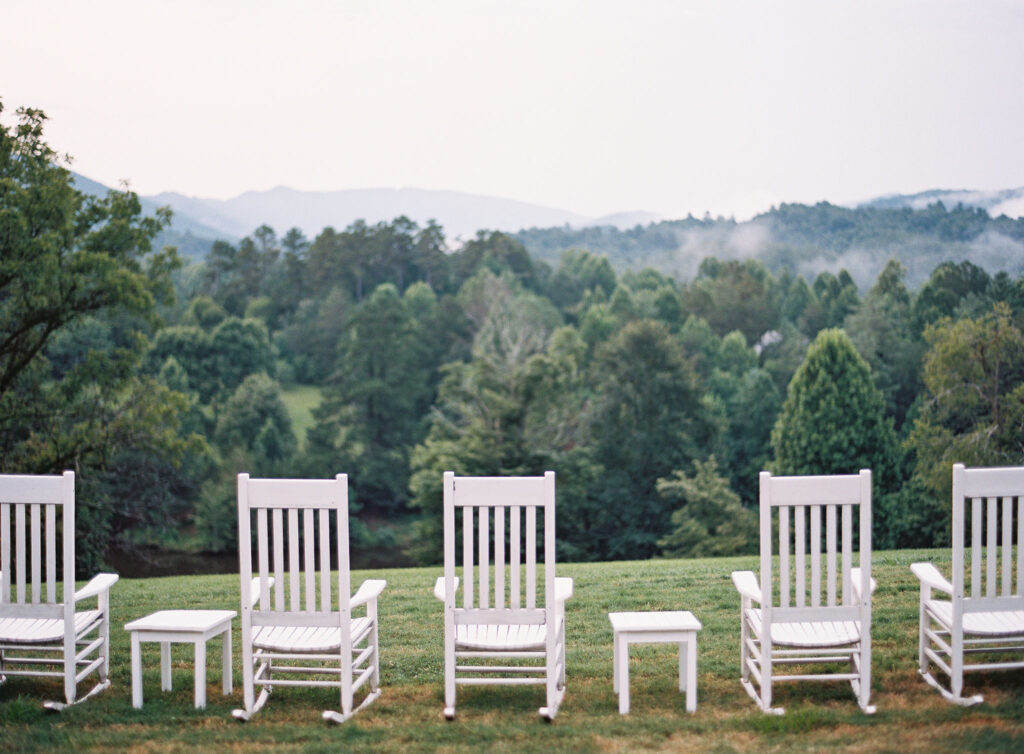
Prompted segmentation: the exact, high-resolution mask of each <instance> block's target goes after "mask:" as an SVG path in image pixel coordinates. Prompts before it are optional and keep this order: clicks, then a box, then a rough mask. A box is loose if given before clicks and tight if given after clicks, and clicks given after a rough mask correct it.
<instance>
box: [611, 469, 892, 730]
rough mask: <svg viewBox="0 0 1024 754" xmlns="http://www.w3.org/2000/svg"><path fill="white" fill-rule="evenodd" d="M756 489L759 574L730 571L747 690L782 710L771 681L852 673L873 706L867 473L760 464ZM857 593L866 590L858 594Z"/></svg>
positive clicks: (765, 706) (862, 700) (860, 698)
mask: <svg viewBox="0 0 1024 754" xmlns="http://www.w3.org/2000/svg"><path fill="white" fill-rule="evenodd" d="M759 489H760V500H761V512H760V522H761V524H760V531H761V575H760V582H759V581H758V578H757V576H755V575H754V573H752V572H750V571H737V572H734V573H733V583H734V584H735V585H736V588H737V591H739V593H740V596H741V632H740V634H741V635H740V667H741V682H742V684H743V687H744V689H745V690H746V691H747V693H748V694H749V695H750V696H751V697H752V698H753V699H754V700H755V701H756V702H757V703H758V705H759V706H760V707H761V709H762V710H763V711H765V712H771V713H774V714H781V712H782V710H780V709H778V708H775V707H772V706H771V704H772V685H773V684H774V683H778V682H783V681H798V680H827V679H834V680H847V681H849V682H850V684H851V686H852V687H853V691H854V693H855V694H856V696H857V703H858V705H859V706H860V707H861V709H863V710H864V711H865V712H868V713H871V712H873V711H874V707H873V706H871V704H870V688H871V681H870V666H871V596H870V595H871V591H872V586H873V582H872V580H871V577H870V572H871V472H870V471H868V470H862V471H861V472H860V473H859V474H851V475H830V476H805V477H774V476H772V475H771V474H770V473H769V472H767V471H763V472H761V474H760V477H759ZM854 508H856V509H857V513H858V521H859V536H858V539H859V542H860V553H859V556H860V564H859V567H858V568H854V567H853V552H852V549H853V548H852V538H853V537H852V528H853V522H852V518H853V509H854ZM772 511H777V512H778V515H777V520H778V523H777V528H778V531H777V532H775V531H773V516H772ZM823 516H824V520H825V526H824V528H825V531H824V532H822V517H823ZM808 519H809V521H808ZM791 521H792V556H793V557H792V560H791V559H790V542H791V540H790V522H791ZM837 525H838V529H839V531H837ZM776 541H777V542H778V556H779V557H778V562H779V570H778V574H777V575H776V574H775V573H774V572H773V568H772V566H773V559H772V556H773V552H772V547H773V542H776ZM823 546H824V552H823V551H822V547H823ZM840 555H841V561H840ZM823 564H824V565H823ZM808 578H809V584H808ZM822 579H824V581H825V583H824V584H822ZM854 579H857V580H858V581H857V584H854V583H853V580H854ZM776 580H777V583H776ZM791 584H792V587H793V590H792V599H791V598H790V597H791V594H790V585H791ZM840 588H841V589H842V601H841V604H839V602H840V600H839V599H838V595H839V590H840ZM776 594H777V597H776V596H775V595H776ZM823 594H824V595H825V599H824V603H825V604H822V602H823V599H822V595H823ZM861 594H862V595H865V596H864V597H863V598H860V597H859V596H858V595H861ZM776 600H777V602H776ZM755 604H756V605H758V607H754V605H755ZM789 663H815V664H827V663H840V664H841V667H842V668H843V669H842V670H841V671H839V672H833V673H825V672H819V673H801V674H785V673H783V672H782V669H783V667H784V666H785V665H787V664H789ZM851 667H852V670H851ZM681 668H682V666H681ZM620 684H621V679H620Z"/></svg>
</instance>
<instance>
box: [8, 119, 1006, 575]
mask: <svg viewBox="0 0 1024 754" xmlns="http://www.w3.org/2000/svg"><path fill="white" fill-rule="evenodd" d="M43 122H44V121H43V116H42V114H41V113H38V112H37V111H23V112H22V114H21V120H20V123H19V125H18V126H17V127H15V128H3V127H2V126H0V404H2V405H0V450H2V455H0V458H2V461H0V466H2V469H0V470H2V471H4V472H21V473H41V472H56V471H60V470H62V469H64V468H73V469H75V470H76V471H78V473H79V478H80V480H81V481H80V488H79V494H78V499H79V511H80V512H79V521H80V522H81V524H80V528H81V527H84V529H83V530H88V531H89V532H90V536H89V537H88V541H87V542H82V543H81V544H80V546H79V557H80V558H82V559H83V561H88V562H89V563H90V564H96V563H97V562H99V561H101V560H102V559H103V557H104V554H105V552H106V551H107V548H109V547H114V546H116V547H118V548H132V547H134V548H137V549H145V548H151V547H162V548H172V549H174V548H178V549H193V550H206V551H225V552H230V551H233V550H234V548H235V546H236V542H235V522H236V514H235V486H234V479H235V475H236V474H237V473H238V472H240V471H247V472H250V473H252V474H253V475H257V476H311V477H327V476H331V475H333V474H335V473H338V472H346V473H347V474H348V475H349V481H350V486H351V489H352V494H351V500H352V501H353V504H352V511H353V514H354V519H353V525H352V536H353V539H354V540H355V543H356V544H358V545H360V546H362V547H364V548H378V549H381V550H384V551H390V552H393V553H395V557H396V558H397V557H401V558H402V559H403V562H419V563H436V562H438V560H439V558H440V550H441V533H440V526H441V475H442V472H443V471H445V470H448V469H451V470H454V471H455V472H457V473H460V474H536V473H542V472H543V471H545V470H547V469H553V470H554V471H556V472H557V474H558V499H559V502H558V505H559V515H558V527H559V536H558V540H559V547H560V557H562V558H563V559H566V560H612V559H626V558H649V557H654V556H660V555H668V556H688V555H718V554H721V555H724V554H734V553H745V552H752V551H754V550H755V549H756V538H757V532H756V524H755V521H756V516H755V514H754V509H755V507H756V491H757V473H758V471H760V470H761V469H764V468H768V469H772V470H774V471H776V472H778V473H852V472H856V471H857V470H858V469H860V468H863V467H870V468H871V469H873V471H874V480H875V547H876V548H878V549H884V548H895V547H909V546H928V545H933V544H942V543H943V542H945V541H948V533H947V523H948V521H947V519H948V508H949V499H950V493H949V484H950V465H951V464H952V463H953V462H954V461H963V462H965V463H967V464H972V465H977V464H986V465H1006V464H1020V463H1022V462H1024V442H1022V441H1024V432H1022V429H1024V426H1022V425H1024V331H1022V328H1024V278H1020V277H1013V276H1011V275H1008V274H1006V273H1005V272H1001V273H996V274H990V273H989V272H987V271H986V270H985V269H983V268H981V267H979V266H976V265H975V264H973V263H971V262H967V261H962V262H944V263H942V264H939V265H937V266H936V267H934V269H933V270H932V271H931V272H930V274H929V275H928V276H927V279H925V280H924V282H923V283H922V284H921V285H919V286H914V287H910V286H908V284H907V282H906V271H905V269H904V267H903V266H902V265H901V263H900V262H899V261H898V260H890V261H889V262H888V264H886V265H885V266H884V269H882V271H881V273H880V274H879V275H878V276H877V278H876V279H875V280H874V281H873V282H872V283H871V285H870V286H866V287H864V288H863V289H858V286H857V285H856V284H855V283H854V280H853V278H852V277H851V275H850V274H848V273H847V272H846V271H845V270H842V269H839V270H837V271H835V272H821V273H820V274H817V275H816V276H814V277H813V279H805V278H804V277H803V276H802V275H800V274H796V273H794V272H792V271H790V270H788V269H786V268H784V267H783V268H780V269H778V270H770V269H769V268H768V267H767V266H765V264H764V263H762V262H760V261H757V260H751V259H746V260H741V259H721V258H716V257H715V256H713V255H709V256H707V257H706V258H704V259H703V261H701V262H700V264H699V266H698V268H697V270H696V273H695V274H694V276H693V277H692V278H688V279H678V278H675V277H671V276H668V275H666V274H665V273H663V272H659V271H656V270H654V269H651V268H644V269H639V270H626V271H620V270H619V269H617V268H616V267H615V266H613V264H612V263H611V262H610V261H609V259H608V257H607V256H605V255H603V254H599V253H595V251H594V250H593V249H588V248H584V247H580V248H573V249H569V250H567V251H564V252H562V253H561V255H560V257H559V258H558V260H557V262H554V263H548V262H545V261H543V260H541V259H538V258H536V257H533V256H531V254H530V253H528V252H527V250H526V248H525V247H524V246H523V244H522V243H520V241H518V240H517V239H516V238H513V237H511V236H508V235H505V234H502V233H497V232H494V233H489V232H482V233H480V234H478V235H477V237H476V238H475V239H473V240H471V241H469V242H467V243H465V244H463V245H462V246H461V247H460V248H458V249H457V250H450V249H449V248H448V247H447V245H446V239H445V237H444V233H443V230H442V229H441V228H440V227H438V226H436V225H434V224H428V225H427V226H426V227H422V226H419V225H417V224H416V223H414V222H411V221H409V220H408V219H406V218H397V219H395V220H393V221H391V222H387V223H380V224H377V225H367V224H365V223H355V224H353V225H351V226H349V227H347V228H344V229H342V230H336V229H333V228H325V229H323V231H322V232H320V233H319V234H318V235H317V236H316V238H314V239H308V238H306V237H304V236H303V234H302V233H301V232H300V231H298V230H297V229H292V230H290V231H288V232H287V233H285V234H284V235H283V236H280V237H279V236H278V235H277V234H276V233H275V232H274V230H272V229H271V228H270V227H267V226H263V227H260V228H257V229H256V230H255V231H254V232H253V233H252V234H251V235H250V236H249V237H247V238H245V239H243V240H242V241H241V242H240V243H238V244H237V245H231V244H228V243H225V242H217V243H215V244H214V245H213V247H212V248H211V249H210V252H209V253H208V254H207V256H206V258H205V259H204V260H203V261H202V262H200V263H193V264H188V265H184V264H183V263H182V262H181V261H180V258H178V257H177V255H176V254H174V252H173V250H166V249H165V250H158V249H154V248H152V245H151V239H152V238H153V237H154V236H155V235H156V233H158V232H159V230H160V229H161V228H162V227H164V226H165V225H166V222H167V217H166V215H165V214H161V215H158V216H157V217H152V218H147V217H143V216H142V213H141V210H140V207H139V203H138V199H137V198H136V197H135V196H134V195H133V194H131V193H120V192H112V193H111V194H109V195H108V196H107V197H106V198H89V197H84V196H83V195H81V194H78V193H77V192H75V191H74V189H73V188H72V187H71V185H70V182H69V177H68V172H67V170H66V169H65V168H63V167H61V166H60V165H59V161H57V159H56V155H55V154H54V153H53V152H52V151H51V150H50V149H49V147H47V146H46V144H45V142H44V141H43V137H42V126H43ZM791 211H795V210H791ZM900 212H901V213H903V214H906V215H907V217H908V218H909V222H914V221H916V219H918V218H921V219H922V221H923V219H924V218H932V217H933V216H935V215H936V214H940V215H942V214H944V215H946V216H949V217H950V218H951V219H950V222H953V221H956V222H960V220H959V219H957V216H956V214H955V212H957V211H950V212H947V211H946V210H945V209H942V208H930V209H929V210H924V211H921V215H918V213H915V212H913V211H910V210H906V211H903V210H900ZM982 214H984V213H982ZM986 218H987V216H986ZM929 222H930V220H929ZM807 243H813V237H810V236H809V237H808V240H807ZM300 385H304V386H316V387H317V388H319V390H320V394H321V395H322V400H321V402H320V403H319V406H318V407H317V408H316V409H315V411H314V423H313V426H312V427H311V428H310V429H309V431H308V432H307V433H305V436H303V437H300V436H298V435H297V434H296V432H295V429H294V423H293V419H292V416H291V415H290V412H289V410H288V407H287V405H286V402H285V400H284V396H285V395H286V394H287V391H289V390H292V389H294V388H295V386H300Z"/></svg>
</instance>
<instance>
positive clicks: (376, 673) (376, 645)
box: [370, 618, 380, 691]
mask: <svg viewBox="0 0 1024 754" xmlns="http://www.w3.org/2000/svg"><path fill="white" fill-rule="evenodd" d="M379 688H380V637H379V635H378V631H377V620H376V618H374V621H373V676H371V678H370V690H371V691H376V690H377V689H379Z"/></svg>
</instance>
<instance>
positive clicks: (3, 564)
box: [0, 503, 11, 603]
mask: <svg viewBox="0 0 1024 754" xmlns="http://www.w3.org/2000/svg"><path fill="white" fill-rule="evenodd" d="M10 541H11V506H10V504H8V503H3V504H0V543H6V542H10ZM0 548H2V554H0V602H6V603H10V602H11V548H10V546H9V545H7V544H2V545H0Z"/></svg>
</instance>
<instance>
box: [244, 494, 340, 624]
mask: <svg viewBox="0 0 1024 754" xmlns="http://www.w3.org/2000/svg"><path fill="white" fill-rule="evenodd" d="M253 519H255V531H256V539H255V543H253V544H255V550H256V554H255V558H256V570H255V575H256V577H257V579H258V582H256V583H253V547H252V544H250V543H252V531H253ZM332 529H333V531H334V537H333V541H332V536H331V533H332ZM238 542H239V548H238V552H239V567H240V572H241V577H242V583H241V590H242V617H243V626H244V625H245V624H246V623H247V621H248V620H251V621H252V625H256V626H259V625H293V624H294V625H304V626H310V625H324V626H328V625H330V626H334V625H338V624H339V621H340V624H341V626H342V631H343V632H344V631H346V630H347V629H348V626H349V620H348V619H349V600H350V598H351V593H352V591H351V580H350V574H349V547H348V477H347V475H345V474H338V475H337V476H336V477H335V478H334V479H324V480H322V479H250V478H249V475H248V474H239V475H238ZM332 550H333V552H334V555H333V557H332V554H331V553H332ZM332 567H333V568H336V569H337V571H338V576H337V587H336V588H335V589H332V588H331V583H332V578H331V569H332ZM252 589H255V590H256V593H255V594H253V593H252V592H251V590H252ZM250 606H251V608H250ZM250 613H251V614H250Z"/></svg>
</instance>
